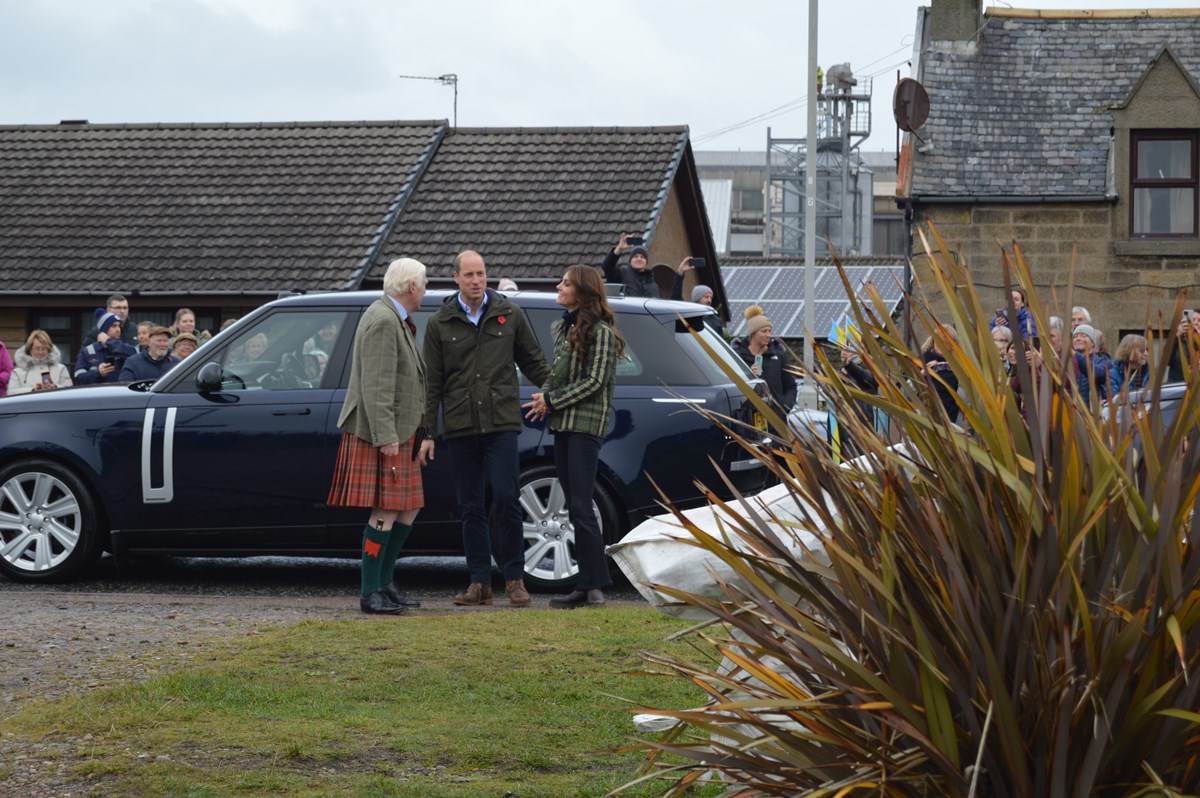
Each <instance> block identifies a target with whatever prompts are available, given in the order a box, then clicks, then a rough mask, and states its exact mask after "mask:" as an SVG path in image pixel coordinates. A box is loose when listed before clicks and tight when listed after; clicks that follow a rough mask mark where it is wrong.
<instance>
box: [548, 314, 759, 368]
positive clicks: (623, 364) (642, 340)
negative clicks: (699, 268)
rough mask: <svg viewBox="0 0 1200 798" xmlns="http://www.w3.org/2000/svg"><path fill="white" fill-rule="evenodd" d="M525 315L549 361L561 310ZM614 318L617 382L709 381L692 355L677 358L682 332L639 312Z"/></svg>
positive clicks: (552, 354) (684, 334) (683, 334)
mask: <svg viewBox="0 0 1200 798" xmlns="http://www.w3.org/2000/svg"><path fill="white" fill-rule="evenodd" d="M527 314H528V316H529V320H530V322H532V324H533V328H534V332H536V333H537V337H538V342H539V343H540V344H541V345H542V350H543V351H544V352H545V354H546V360H547V361H552V360H553V357H554V332H553V328H554V324H555V322H557V321H559V320H561V319H562V311H561V310H559V309H557V308H531V309H529V310H528V312H527ZM616 319H617V330H619V331H620V333H621V335H622V337H624V338H625V357H624V358H623V359H621V360H620V361H618V362H617V384H618V385H664V384H665V385H708V384H710V380H709V379H708V378H707V377H706V376H705V374H704V372H703V371H701V369H700V368H698V367H697V366H696V363H695V362H693V359H692V356H688V357H680V354H681V352H680V345H679V343H680V339H681V338H684V337H686V333H680V334H676V333H674V325H673V323H672V324H671V325H664V324H663V323H662V322H661V321H660V320H659V319H658V318H656V317H655V316H650V315H645V314H640V313H618V314H617V317H616ZM693 343H694V342H693ZM735 357H736V356H735ZM722 382H724V380H722Z"/></svg>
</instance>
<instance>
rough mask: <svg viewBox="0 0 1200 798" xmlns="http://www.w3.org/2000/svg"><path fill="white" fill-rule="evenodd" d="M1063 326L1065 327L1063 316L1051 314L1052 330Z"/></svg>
mask: <svg viewBox="0 0 1200 798" xmlns="http://www.w3.org/2000/svg"><path fill="white" fill-rule="evenodd" d="M1062 328H1063V320H1062V319H1061V318H1059V317H1058V316H1051V317H1050V329H1051V330H1061V329H1062Z"/></svg>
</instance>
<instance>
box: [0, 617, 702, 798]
mask: <svg viewBox="0 0 1200 798" xmlns="http://www.w3.org/2000/svg"><path fill="white" fill-rule="evenodd" d="M681 626H682V624H680V623H679V622H677V621H672V620H670V619H668V618H666V617H664V616H662V615H661V614H659V613H658V612H656V611H654V610H652V609H649V608H646V607H633V608H620V609H608V610H603V611H588V610H579V611H575V612H554V611H550V610H523V611H519V612H472V613H461V614H453V615H424V616H422V615H416V616H412V617H404V618H364V619H361V620H360V619H354V620H335V621H321V622H304V623H300V624H297V625H294V626H289V627H286V628H280V629H277V630H272V631H269V632H266V633H264V634H261V635H259V636H256V637H254V638H252V639H246V640H242V641H240V642H238V643H236V644H233V643H230V642H229V641H227V640H226V641H217V640H213V641H207V642H204V641H199V642H198V644H199V645H203V646H205V647H206V648H205V655H206V656H205V658H204V664H203V665H191V666H188V667H187V668H186V669H184V670H181V671H178V672H174V673H171V674H168V675H165V676H159V677H156V678H154V679H152V680H150V681H148V682H145V683H142V684H137V685H129V686H124V687H117V688H112V689H108V690H105V691H102V692H96V693H90V694H87V695H85V696H81V697H78V698H71V699H65V700H59V701H55V702H46V703H34V704H31V705H28V706H26V707H24V708H23V709H22V711H21V712H20V713H19V714H17V715H16V716H15V717H10V718H6V719H4V720H3V721H0V733H10V732H11V733H15V734H17V735H23V736H28V737H29V738H33V739H36V738H48V739H49V740H53V741H59V742H62V741H68V742H70V743H71V744H72V745H70V746H67V747H66V750H69V751H73V752H74V753H72V754H66V755H65V756H68V757H70V758H71V759H72V761H71V763H70V765H71V767H72V768H73V769H76V770H77V772H78V773H80V774H82V775H85V776H87V777H88V778H89V779H90V780H91V781H92V782H93V783H95V784H96V785H97V786H96V788H95V794H97V795H104V796H107V797H110V798H120V797H121V796H129V797H130V798H133V797H134V796H136V798H146V797H147V796H184V797H189V798H208V796H214V797H216V796H230V795H246V796H260V795H261V796H274V795H281V796H284V795H285V796H364V798H365V797H366V796H371V797H372V798H376V797H377V796H421V797H422V798H438V796H447V797H449V796H471V797H472V798H474V797H475V796H496V798H501V797H502V796H506V795H511V796H519V797H520V798H535V796H546V797H547V798H562V797H563V796H600V795H603V794H605V793H606V792H608V791H609V790H611V789H613V788H615V787H617V786H619V785H621V784H623V783H625V782H626V781H629V780H630V779H632V778H633V777H634V776H635V775H636V772H637V769H638V767H639V766H640V765H641V763H642V755H641V754H638V753H611V750H612V749H614V748H617V747H619V746H622V745H625V744H628V743H629V742H631V740H632V739H633V738H634V737H635V736H636V732H635V730H634V728H633V724H632V721H631V713H630V712H629V711H628V710H629V706H628V705H626V704H623V703H622V702H621V701H620V700H619V699H618V698H616V696H620V697H621V698H626V699H631V700H633V701H641V702H646V703H647V704H651V705H659V706H670V707H687V706H692V705H695V704H698V703H700V702H701V701H702V698H701V696H700V694H699V691H697V690H695V689H694V688H692V687H691V686H690V685H689V684H687V683H685V682H684V681H682V680H680V679H677V678H676V679H670V678H660V677H645V676H632V675H625V674H624V673H623V672H624V671H627V670H636V669H638V668H640V667H642V661H641V660H640V658H639V657H638V655H637V652H638V650H640V649H652V650H655V651H672V650H675V651H677V652H678V651H679V650H680V649H681V647H682V646H684V645H686V644H684V643H665V642H664V638H665V637H666V636H667V635H669V634H670V633H671V632H673V631H676V630H677V629H679V628H681ZM692 653H693V654H694V652H692ZM55 764H56V765H57V764H60V763H55ZM3 777H4V772H3V766H2V765H0V781H2V780H3ZM664 788H665V785H664V784H663V783H661V782H660V783H658V784H656V785H652V786H646V787H639V788H635V789H634V790H633V791H631V792H630V793H629V794H630V795H657V794H660V793H661V792H662V791H663V789H664ZM698 794H701V795H703V794H715V793H698Z"/></svg>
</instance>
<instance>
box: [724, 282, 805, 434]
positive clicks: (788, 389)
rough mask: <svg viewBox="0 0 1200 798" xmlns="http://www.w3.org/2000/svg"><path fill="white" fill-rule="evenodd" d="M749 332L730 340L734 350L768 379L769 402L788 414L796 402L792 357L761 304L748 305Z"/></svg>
mask: <svg viewBox="0 0 1200 798" xmlns="http://www.w3.org/2000/svg"><path fill="white" fill-rule="evenodd" d="M745 317H746V334H745V335H743V336H740V337H738V338H734V339H733V341H732V342H730V346H732V347H733V351H735V352H737V353H738V356H739V357H740V358H741V359H742V361H743V362H744V363H745V364H746V365H747V366H749V367H750V371H751V372H752V373H753V374H754V376H755V377H761V378H762V379H763V380H765V381H766V383H767V391H768V392H769V393H770V396H769V397H768V398H769V399H770V402H769V404H771V405H773V406H774V408H775V410H776V412H777V413H778V414H779V417H780V418H781V419H782V418H786V417H787V414H788V412H789V411H791V409H792V405H794V404H796V377H795V375H793V374H792V373H791V358H790V357H789V356H788V351H787V347H786V346H784V345H783V342H782V341H780V340H779V339H777V338H775V337H773V336H772V332H773V328H772V327H771V320H770V319H768V318H767V314H766V313H765V312H764V311H763V309H762V307H761V306H759V305H751V306H750V307H748V308H746V312H745Z"/></svg>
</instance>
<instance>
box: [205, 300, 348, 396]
mask: <svg viewBox="0 0 1200 798" xmlns="http://www.w3.org/2000/svg"><path fill="white" fill-rule="evenodd" d="M345 328H346V313H345V311H341V310H304V311H296V310H292V311H286V312H278V313H272V314H270V315H268V316H265V317H264V318H262V319H260V320H259V322H258V323H257V324H256V325H255V326H253V327H251V328H249V329H247V330H243V331H242V333H241V335H239V336H238V337H237V339H236V340H234V341H231V342H229V343H228V344H226V346H225V349H224V351H222V352H219V353H218V354H217V355H216V356H215V359H216V360H217V361H218V362H219V363H221V365H223V366H224V367H225V375H226V377H227V378H228V377H229V376H230V375H232V377H233V378H232V379H228V381H227V382H225V383H224V384H223V385H222V390H225V391H239V390H244V391H286V390H296V389H302V388H317V387H321V386H322V385H323V383H324V377H325V367H326V366H327V365H328V363H329V355H330V354H332V351H333V349H334V348H335V347H336V346H337V343H338V339H339V337H340V336H341V335H343V334H345V335H349V334H350V332H349V331H346V332H343V331H344V330H345ZM326 348H327V349H329V350H330V351H329V352H326V351H325V349H326Z"/></svg>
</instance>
